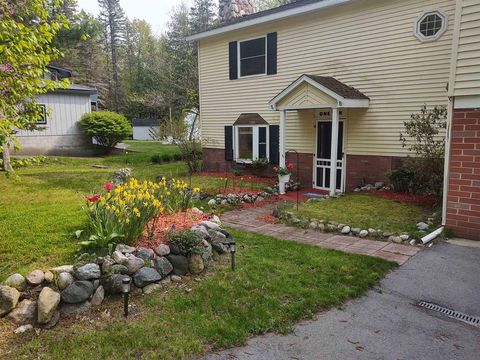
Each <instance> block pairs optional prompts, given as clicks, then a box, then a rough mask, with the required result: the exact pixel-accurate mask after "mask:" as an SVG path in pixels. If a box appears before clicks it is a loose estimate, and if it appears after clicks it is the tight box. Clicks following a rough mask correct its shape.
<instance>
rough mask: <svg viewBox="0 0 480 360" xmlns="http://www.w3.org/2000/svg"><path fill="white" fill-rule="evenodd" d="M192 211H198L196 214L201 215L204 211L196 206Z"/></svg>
mask: <svg viewBox="0 0 480 360" xmlns="http://www.w3.org/2000/svg"><path fill="white" fill-rule="evenodd" d="M192 212H194V213H196V214H199V215H202V214H203V211H202V210H200V209H199V208H196V207H193V208H192Z"/></svg>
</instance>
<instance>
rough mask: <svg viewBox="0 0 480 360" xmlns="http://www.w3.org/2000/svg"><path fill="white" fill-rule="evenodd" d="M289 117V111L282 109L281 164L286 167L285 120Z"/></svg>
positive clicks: (279, 148)
mask: <svg viewBox="0 0 480 360" xmlns="http://www.w3.org/2000/svg"><path fill="white" fill-rule="evenodd" d="M286 118H287V111H286V110H280V126H279V128H280V131H279V132H280V139H279V146H278V150H279V152H280V166H281V167H285V121H286Z"/></svg>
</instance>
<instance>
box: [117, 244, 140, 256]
mask: <svg viewBox="0 0 480 360" xmlns="http://www.w3.org/2000/svg"><path fill="white" fill-rule="evenodd" d="M135 250H136V249H135V248H134V247H133V246H128V245H125V244H118V245H117V246H116V247H115V251H120V252H121V253H123V254H132V253H134V252H135Z"/></svg>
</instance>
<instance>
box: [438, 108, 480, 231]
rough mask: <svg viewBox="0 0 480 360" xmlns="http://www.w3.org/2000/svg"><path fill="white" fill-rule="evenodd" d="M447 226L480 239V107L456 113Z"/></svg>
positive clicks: (452, 142) (452, 140) (454, 115)
mask: <svg viewBox="0 0 480 360" xmlns="http://www.w3.org/2000/svg"><path fill="white" fill-rule="evenodd" d="M446 225H447V227H448V228H450V229H452V230H453V231H454V233H455V235H457V236H461V237H465V238H468V239H474V240H480V109H465V110H462V109H457V110H455V112H454V114H453V122H452V139H451V150H450V173H449V181H448V197H447V216H446Z"/></svg>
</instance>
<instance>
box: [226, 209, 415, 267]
mask: <svg viewBox="0 0 480 360" xmlns="http://www.w3.org/2000/svg"><path fill="white" fill-rule="evenodd" d="M275 205H276V204H268V205H265V206H262V207H255V208H248V209H242V210H234V211H230V212H227V213H225V214H224V215H223V216H222V222H223V223H224V225H226V226H229V227H232V228H234V229H240V230H246V231H250V232H254V233H258V234H263V235H270V236H273V237H276V238H278V239H284V240H292V241H297V242H300V243H305V244H311V245H316V246H319V247H323V248H328V249H335V250H341V251H346V252H351V253H356V254H364V255H370V256H375V257H379V258H382V259H386V260H390V261H394V262H396V263H398V264H399V265H402V264H404V263H405V262H406V261H407V260H408V259H410V257H412V256H413V255H415V254H416V253H417V252H418V251H420V249H419V248H417V247H414V246H410V245H401V244H393V243H389V242H384V241H375V240H367V239H360V238H357V237H353V236H343V235H338V234H330V233H322V232H320V231H315V230H305V229H299V228H296V227H293V226H288V225H285V224H267V223H265V222H263V221H261V220H259V219H258V217H259V216H262V215H270V214H271V213H272V210H273V208H274V207H275Z"/></svg>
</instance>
